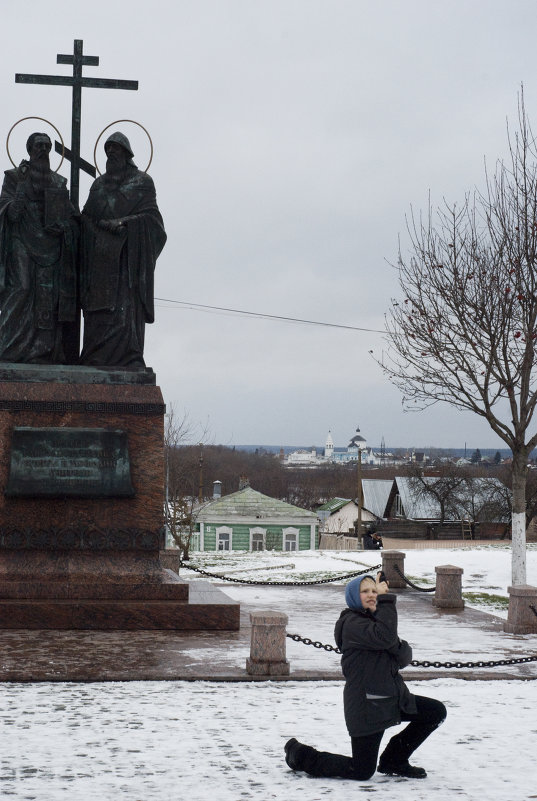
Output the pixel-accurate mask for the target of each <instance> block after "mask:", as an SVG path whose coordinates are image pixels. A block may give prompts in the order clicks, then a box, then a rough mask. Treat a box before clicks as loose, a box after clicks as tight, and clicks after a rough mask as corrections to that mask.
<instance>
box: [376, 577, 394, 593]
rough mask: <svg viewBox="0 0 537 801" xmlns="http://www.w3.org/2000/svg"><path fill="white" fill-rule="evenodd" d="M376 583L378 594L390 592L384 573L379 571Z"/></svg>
mask: <svg viewBox="0 0 537 801" xmlns="http://www.w3.org/2000/svg"><path fill="white" fill-rule="evenodd" d="M375 583H376V585H377V593H378V595H384V594H385V593H387V592H389V589H390V588H389V587H388V582H387V581H386V579H385V578H384V573H382V572H380V573H377V578H376V582H375Z"/></svg>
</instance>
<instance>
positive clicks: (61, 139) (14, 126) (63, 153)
mask: <svg viewBox="0 0 537 801" xmlns="http://www.w3.org/2000/svg"><path fill="white" fill-rule="evenodd" d="M25 120H41V122H46V123H47V125H50V127H51V128H53V129H54V130H55V131H56V133H57V134H58V136H59V137H60V142H61V143H62V157H61V160H60V163H59V164H58V166H57V167H56V169H55V170H54V172H58V170H59V169H60V167H61V166H62V164H63V160H64V158H65V144H64V142H63V136H62V135H61V133H60V132H59V130H58V129H57V128H56V126H55V125H53V123H52V122H50V120H46V119H45V118H44V117H21V118H20V120H17V122H16V123H14V125H12V126H11V128H10V129H9V132H8V135H7V138H6V151H7V155H8V158H9V160H10V162H11V163H12V164H13V166H14V167H15V168H16V167H17V165H16V164H15V162H14V161H13V159H12V158H11V153H10V152H9V138H10V136H11V134H12V133H13V130H14V129H15V128H16V127H17V125H19V124H20V123H21V122H24V121H25Z"/></svg>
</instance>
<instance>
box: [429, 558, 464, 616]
mask: <svg viewBox="0 0 537 801" xmlns="http://www.w3.org/2000/svg"><path fill="white" fill-rule="evenodd" d="M435 572H436V588H435V589H436V592H435V596H434V598H433V606H438V607H439V608H440V609H464V601H463V598H462V574H463V572H464V571H463V569H462V567H455V565H438V566H437V567H435Z"/></svg>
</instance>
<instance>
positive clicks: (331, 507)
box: [317, 481, 391, 515]
mask: <svg viewBox="0 0 537 801" xmlns="http://www.w3.org/2000/svg"><path fill="white" fill-rule="evenodd" d="M390 485H391V481H390ZM349 501H350V498H331V499H330V500H329V501H327V502H326V503H323V505H322V506H319V507H318V509H317V512H330V514H331V515H333V514H334V512H339V510H340V509H342V508H343V507H344V506H345V504H347V503H349Z"/></svg>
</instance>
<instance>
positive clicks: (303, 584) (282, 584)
mask: <svg viewBox="0 0 537 801" xmlns="http://www.w3.org/2000/svg"><path fill="white" fill-rule="evenodd" d="M179 567H184V568H185V569H186V570H193V571H194V572H195V573H201V575H202V576H209V577H210V578H216V579H220V581H232V582H234V583H235V584H255V585H256V586H265V587H311V586H313V585H314V584H330V583H331V582H332V581H343V580H345V579H350V578H355V577H356V576H363V575H364V573H371V572H372V571H373V570H378V569H379V568H380V567H382V565H374V566H373V567H366V569H365V570H359V571H358V572H356V573H345V574H344V575H343V576H333V577H332V578H325V579H316V580H315V581H255V580H254V579H239V578H231V577H230V576H221V575H219V574H218V573H209V572H208V571H207V570H202V569H201V567H194V565H189V564H187V563H185V562H183V561H180V562H179Z"/></svg>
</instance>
